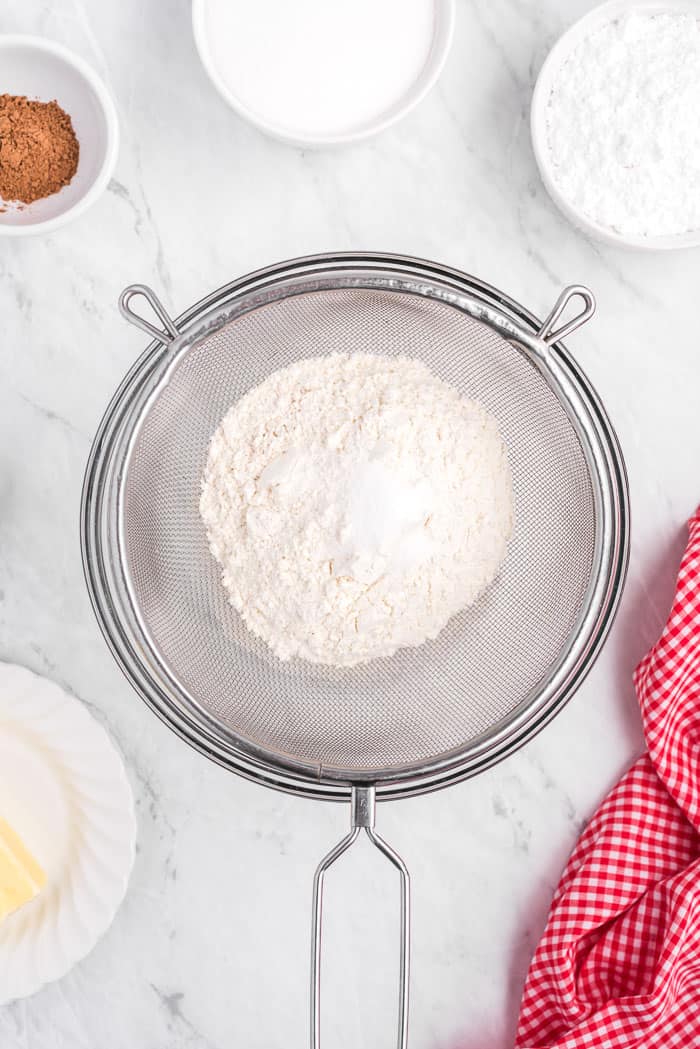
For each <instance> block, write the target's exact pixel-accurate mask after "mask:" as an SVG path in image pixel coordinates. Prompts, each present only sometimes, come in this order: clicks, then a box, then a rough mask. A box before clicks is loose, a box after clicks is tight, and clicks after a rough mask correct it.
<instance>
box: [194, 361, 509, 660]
mask: <svg viewBox="0 0 700 1049" xmlns="http://www.w3.org/2000/svg"><path fill="white" fill-rule="evenodd" d="M200 510H201V514H202V517H203V519H204V522H205V524H206V527H207V532H208V536H209V542H210V546H211V550H212V553H213V554H214V557H216V559H217V560H218V561H219V562H220V564H221V566H222V569H223V581H224V585H225V586H226V588H227V590H228V592H229V595H230V599H231V602H232V604H233V605H234V606H235V608H237V609H238V611H239V612H240V613H241V615H242V617H243V619H244V620H245V622H246V624H247V625H248V627H249V628H250V629H251V630H252V631H253V633H255V634H257V635H258V636H259V637H261V638H263V639H264V640H265V641H267V642H268V644H269V645H270V647H271V648H272V649H273V651H274V652H276V654H277V655H278V656H280V657H281V658H282V659H287V658H289V657H292V656H300V657H302V658H304V659H307V660H311V661H313V662H316V663H327V664H336V665H346V666H349V665H352V664H354V663H360V662H364V661H366V660H370V659H374V658H376V657H378V656H388V655H391V653H393V652H394V651H396V649H397V648H399V647H400V646H403V645H419V644H421V643H422V642H423V641H425V640H426V639H427V638H432V637H435V636H436V635H437V634H438V633H439V631H440V630H441V629H442V627H444V625H445V624H446V622H447V620H448V619H449V618H450V616H452V615H454V613H455V612H457V611H459V610H460V609H461V608H463V607H464V606H465V605H468V604H470V603H472V602H473V601H475V600H476V598H477V597H478V596H479V594H481V592H482V591H483V590H484V588H485V587H487V586H488V585H489V583H490V582H491V581H492V580H493V579H494V577H495V575H496V573H497V572H498V569H499V566H500V564H501V562H502V560H503V558H504V556H505V553H506V545H507V542H508V538H509V536H510V532H511V524H512V484H511V476H510V470H509V466H508V458H507V453H506V448H505V445H504V444H503V441H502V440H501V438H500V436H499V432H498V427H497V424H496V421H495V419H494V418H493V417H492V416H491V415H489V413H488V412H486V411H485V410H484V408H482V407H481V405H479V404H477V403H476V402H474V401H469V400H466V399H465V398H464V397H461V396H460V394H459V393H458V391H457V390H455V389H454V388H452V387H451V386H448V385H447V384H446V383H444V382H442V380H440V379H438V378H437V377H436V376H435V375H433V373H432V372H431V371H430V370H429V369H428V368H427V367H426V366H425V365H424V364H422V363H421V362H420V361H416V360H411V359H408V358H403V357H402V358H391V357H383V356H369V355H362V354H357V355H352V356H347V355H336V356H332V357H325V358H315V359H312V360H304V361H300V362H299V363H298V364H294V365H292V366H291V367H289V368H284V369H282V370H280V371H277V372H275V373H274V374H272V375H271V376H270V377H269V378H268V379H266V380H265V382H263V383H262V384H261V385H260V386H257V387H256V388H255V389H253V390H251V391H250V392H249V393H248V394H246V396H245V397H243V398H242V399H241V400H240V401H239V402H238V403H237V404H235V405H234V406H233V407H232V408H231V410H230V411H229V413H228V414H227V415H226V417H225V418H224V420H223V422H222V424H221V426H220V427H219V429H218V430H217V432H216V433H215V434H214V437H213V439H212V441H211V445H210V448H209V455H208V460H207V464H206V469H205V472H204V478H203V484H202V495H201V503H200Z"/></svg>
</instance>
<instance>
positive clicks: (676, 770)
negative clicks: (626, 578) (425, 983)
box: [516, 509, 700, 1049]
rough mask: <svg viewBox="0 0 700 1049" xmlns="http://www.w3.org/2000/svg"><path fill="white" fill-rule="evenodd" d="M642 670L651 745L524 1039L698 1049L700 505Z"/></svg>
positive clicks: (582, 883) (587, 873)
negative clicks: (666, 613) (666, 612)
mask: <svg viewBox="0 0 700 1049" xmlns="http://www.w3.org/2000/svg"><path fill="white" fill-rule="evenodd" d="M689 533H690V535H689V542H688V547H687V549H686V552H685V556H684V558H683V561H682V564H681V568H680V572H679V575H678V585H677V590H676V597H675V600H674V604H673V608H672V610H671V615H670V618H669V620H668V623H667V625H666V628H665V630H664V632H663V634H662V636H661V638H660V640H659V641H658V642H657V644H656V645H655V646H654V648H653V649H652V650H651V652H649V654H648V655H647V656H646V657H645V659H644V660H643V661H642V662H641V664H640V665H639V667H638V668H637V671H636V674H635V687H636V690H637V695H638V697H639V704H640V707H641V711H642V717H643V720H644V732H645V736H646V742H647V747H648V754H645V755H644V757H642V758H640V760H639V761H638V762H637V763H636V764H635V765H633V767H632V768H631V769H630V771H629V772H628V773H627V774H626V775H625V776H624V778H623V779H622V781H621V782H620V783H619V784H618V786H617V787H615V789H614V790H613V791H612V793H611V794H610V795H609V796H608V798H607V799H606V800H605V801H604V802H603V804H602V806H601V807H600V809H599V810H598V812H597V813H596V815H595V816H594V818H593V820H592V821H591V823H590V824H589V825H588V827H587V828H586V830H585V831H584V833H583V835H582V837H581V839H580V841H579V842H578V844H577V846H576V848H575V849H574V852H573V854H572V856H571V859H570V860H569V863H568V865H567V868H566V870H565V872H564V875H563V877H562V880H561V882H560V884H559V887H558V889H557V891H556V894H555V896H554V900H553V902H552V910H551V913H550V916H549V921H548V923H547V927H546V929H545V933H544V937H543V939H542V942H541V944H540V946H539V947H538V949H537V952H536V954H535V957H534V959H533V961H532V965H531V967H530V972H529V974H528V978H527V982H526V986H525V992H524V995H523V1001H522V1007H521V1014H520V1023H519V1027H518V1036H517V1040H516V1047H517V1049H555V1047H556V1049H631V1047H634V1049H676V1047H678V1049H680V1047H682V1049H695V1047H697V1049H700V509H699V510H698V511H697V512H696V514H695V516H694V517H693V518H692V519H691V521H690V522H689Z"/></svg>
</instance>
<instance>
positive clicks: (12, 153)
mask: <svg viewBox="0 0 700 1049" xmlns="http://www.w3.org/2000/svg"><path fill="white" fill-rule="evenodd" d="M79 155H80V146H79V144H78V140H77V138H76V137H75V131H74V130H73V123H72V121H71V118H70V117H69V116H68V114H67V113H66V112H65V111H64V110H63V109H61V107H60V106H59V104H58V102H35V101H33V100H32V99H29V98H27V97H26V96H24V95H0V197H1V198H2V201H4V202H10V201H20V202H21V203H22V204H31V203H32V201H34V200H40V199H41V198H42V197H48V196H50V195H51V194H52V193H58V191H59V189H61V188H62V187H63V186H67V185H68V183H69V182H70V180H71V179H72V178H73V176H74V175H75V172H76V171H77V168H78V157H79Z"/></svg>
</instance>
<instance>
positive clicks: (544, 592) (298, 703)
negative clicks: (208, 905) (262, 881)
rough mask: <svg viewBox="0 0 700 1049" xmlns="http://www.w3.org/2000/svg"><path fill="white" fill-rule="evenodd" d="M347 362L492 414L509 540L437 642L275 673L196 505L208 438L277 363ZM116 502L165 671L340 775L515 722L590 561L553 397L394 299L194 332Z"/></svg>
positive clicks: (531, 375) (588, 531) (567, 621)
mask: <svg viewBox="0 0 700 1049" xmlns="http://www.w3.org/2000/svg"><path fill="white" fill-rule="evenodd" d="M357 352H362V353H381V354H390V355H406V356H410V357H417V358H419V359H420V360H422V361H424V362H425V363H426V364H427V365H428V367H430V368H431V369H432V370H433V371H434V372H435V373H436V374H437V375H439V376H440V377H441V378H442V379H444V380H445V381H446V382H448V383H451V384H452V385H454V386H455V387H457V389H459V390H460V391H461V392H462V393H463V394H465V395H467V396H469V397H472V398H475V399H476V400H478V401H481V403H482V404H484V405H485V407H486V408H487V409H488V410H489V411H490V412H492V413H493V414H494V415H495V417H496V418H497V420H498V422H499V425H500V429H501V433H502V435H503V438H504V440H505V442H506V444H507V446H508V451H509V458H510V463H511V469H512V473H513V482H514V496H515V528H514V533H513V537H512V540H511V543H510V549H509V554H508V558H507V561H506V563H505V565H504V567H503V569H502V572H501V574H500V576H499V578H498V579H497V580H496V582H495V583H494V584H493V586H492V587H491V588H490V589H489V590H488V591H487V593H486V594H484V595H483V597H482V598H481V600H480V601H479V602H478V604H477V605H475V606H473V607H472V608H470V609H467V610H465V611H464V612H462V613H461V614H460V615H458V616H456V617H454V618H453V619H452V620H451V621H450V623H449V624H448V626H447V627H446V628H445V629H444V630H443V632H442V633H441V634H440V636H439V637H438V638H437V639H436V640H434V641H430V642H427V643H426V644H424V645H422V646H421V647H420V648H415V649H404V650H401V651H399V652H398V653H397V654H396V655H394V656H392V657H391V658H389V659H385V660H378V661H375V662H372V663H369V664H365V665H362V666H358V667H352V668H325V667H320V666H316V665H312V664H307V663H304V662H301V661H292V662H288V663H285V662H281V661H280V660H278V659H277V657H276V656H274V655H273V654H272V653H271V652H270V650H269V649H268V648H267V646H266V645H265V644H264V643H263V642H261V641H259V640H258V639H256V638H255V637H254V636H253V635H252V634H251V633H250V632H249V631H248V629H247V627H246V626H245V625H244V624H243V622H242V620H241V619H240V617H239V616H238V614H237V613H236V612H235V610H234V609H233V608H232V607H231V606H230V605H229V604H228V601H227V597H226V593H225V591H224V588H223V586H222V584H221V582H220V577H219V567H218V565H217V564H216V562H215V561H214V559H213V558H212V556H211V554H210V553H209V549H208V546H207V541H206V535H205V531H204V526H203V524H202V522H201V519H200V517H199V511H198V502H199V493H200V479H201V474H202V470H203V467H204V463H205V459H206V453H207V447H208V443H209V440H210V438H211V435H212V434H213V432H214V430H215V429H216V428H217V426H218V425H219V422H220V421H221V419H222V417H223V416H224V414H225V413H226V411H227V410H228V409H229V407H230V406H231V405H232V404H233V403H234V402H235V401H236V400H238V398H240V397H241V396H242V395H243V394H244V393H246V392H247V391H248V390H249V389H251V388H252V387H253V386H255V385H257V384H258V383H260V382H261V381H262V380H263V379H265V378H266V377H267V376H268V375H269V374H270V373H271V372H273V371H275V370H276V369H278V368H282V367H285V366H287V365H289V364H291V363H293V362H294V361H297V360H300V359H302V358H306V357H313V356H322V355H326V354H331V353H357ZM123 507H124V519H123V535H124V551H123V552H124V558H125V562H126V569H127V572H128V575H129V578H130V582H131V587H132V592H133V595H134V599H135V601H136V604H137V606H138V610H139V614H140V617H141V619H142V621H143V623H144V625H145V627H146V629H147V632H148V634H149V636H150V638H151V639H152V642H153V644H154V645H155V647H156V649H157V651H158V653H159V656H160V658H161V660H162V661H163V662H164V663H165V664H166V666H167V667H168V669H169V672H170V673H171V674H172V675H173V677H174V678H176V679H177V680H178V682H179V683H180V685H181V686H182V687H183V688H184V689H185V690H186V691H187V692H188V693H189V694H190V695H191V696H192V698H193V700H194V701H195V702H196V703H197V704H198V705H200V706H201V708H202V709H203V710H204V711H206V713H207V714H208V715H209V716H210V717H211V718H213V719H214V720H215V721H216V722H217V723H218V724H219V725H221V726H223V727H224V728H225V729H226V730H228V731H230V732H233V733H234V734H235V735H236V736H237V737H239V738H240V737H242V738H244V739H246V740H248V741H251V742H253V743H255V744H257V745H258V746H261V747H263V748H265V749H266V750H268V751H272V752H277V753H283V754H285V755H287V756H290V757H292V758H294V759H297V760H299V761H305V762H314V763H320V764H322V765H324V766H329V767H333V768H335V769H342V770H345V771H346V772H347V774H348V776H349V777H350V778H351V777H352V774H353V773H358V772H367V771H369V770H376V769H383V768H388V767H392V768H401V767H403V766H407V765H412V764H415V763H419V762H423V761H426V760H429V759H433V758H436V757H438V756H439V755H441V754H444V753H446V752H449V751H451V750H453V749H455V748H463V747H465V746H467V745H468V744H469V743H470V742H471V741H473V740H475V739H477V738H478V737H480V736H482V735H483V734H485V733H489V732H491V731H492V730H493V729H494V728H495V727H496V726H498V725H499V723H501V722H502V721H503V719H505V718H507V717H508V716H509V715H511V714H512V713H513V712H514V711H515V710H516V709H517V708H518V707H519V706H520V705H521V704H522V703H523V702H525V701H526V699H527V697H528V696H529V695H530V694H531V693H532V691H533V690H535V689H536V688H537V686H538V683H539V682H541V681H542V680H543V679H544V678H545V677H546V676H547V675H548V673H549V672H550V671H551V669H552V667H553V666H554V665H555V664H556V663H557V661H558V660H559V659H560V658H561V655H562V651H563V650H564V649H565V648H566V645H567V640H568V638H569V636H570V634H571V631H572V629H573V627H574V625H575V623H576V620H577V618H578V616H579V613H580V611H581V608H582V604H583V601H584V597H585V594H586V590H587V587H588V584H589V579H590V576H591V572H592V568H593V564H594V555H595V542H596V509H595V500H594V493H593V485H592V480H591V475H590V471H589V467H588V464H587V461H586V458H585V455H584V452H583V450H582V447H581V444H580V442H579V439H578V436H577V434H576V432H575V430H574V428H573V426H572V424H571V422H570V420H569V418H568V416H567V414H566V412H565V411H564V408H563V407H562V405H561V403H560V401H559V399H558V398H557V396H556V394H555V393H554V391H553V390H552V389H551V388H550V386H549V385H548V383H547V382H546V380H545V379H544V377H543V376H542V375H541V373H540V372H539V370H538V369H537V368H536V367H535V366H534V365H533V364H532V363H531V361H530V360H529V359H528V358H527V357H526V356H525V355H524V354H523V353H522V352H521V351H520V350H519V349H518V348H517V347H514V346H512V345H510V343H508V342H507V341H506V340H505V339H504V338H502V337H501V336H500V335H498V334H497V333H496V332H494V331H493V330H492V329H491V328H490V327H488V326H487V325H486V324H482V323H480V322H479V321H476V320H474V319H473V318H471V317H469V316H467V315H465V314H464V313H463V312H462V311H460V310H459V309H456V308H455V307H454V306H452V305H450V304H447V303H445V302H440V301H436V300H434V299H431V298H428V297H424V296H420V295H413V294H409V293H406V292H403V291H384V290H375V289H372V288H360V287H358V288H347V289H330V290H329V289H326V290H319V291H311V292H306V293H304V294H300V295H294V296H290V297H287V298H284V299H282V300H280V301H276V302H271V303H268V304H265V305H262V306H260V307H258V308H257V309H254V310H251V311H250V312H247V313H244V314H242V315H241V316H238V317H236V318H235V319H233V320H231V321H229V322H228V323H227V324H226V325H225V326H224V327H223V328H221V329H220V330H218V331H214V332H212V333H210V334H208V335H205V337H204V338H202V339H201V341H199V342H196V343H195V344H194V345H193V346H192V347H191V348H189V349H188V350H187V352H186V353H185V354H184V355H183V356H182V357H181V358H180V360H179V362H178V364H177V366H176V367H175V368H174V370H173V372H172V374H171V376H170V378H169V381H168V382H167V384H166V385H165V386H164V387H163V389H162V391H161V392H160V394H159V396H158V397H157V399H156V400H155V401H154V402H153V404H152V406H151V408H150V410H149V412H148V413H147V414H146V416H145V418H144V420H143V423H142V426H141V428H140V430H139V432H138V435H137V438H136V443H135V446H134V448H133V452H132V456H131V460H130V464H129V470H128V474H127V476H126V478H125V481H124V493H123Z"/></svg>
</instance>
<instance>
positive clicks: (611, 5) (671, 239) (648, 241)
mask: <svg viewBox="0 0 700 1049" xmlns="http://www.w3.org/2000/svg"><path fill="white" fill-rule="evenodd" d="M633 11H651V12H654V13H656V14H664V13H665V12H668V11H688V12H691V13H692V12H695V13H697V15H698V18H700V2H699V0H606V2H605V3H602V4H598V6H597V7H594V8H592V9H591V10H590V11H587V12H586V14H584V15H583V16H582V17H581V18H579V19H577V20H576V21H575V22H574V23H573V24H572V25H570V26H569V28H568V29H566V30H565V31H564V32H563V33H562V35H561V36H560V37H559V38H558V40H557V41H556V43H555V44H554V45H553V46H552V48H551V49H550V51H549V53H548V54H547V57H546V58H545V60H544V62H543V63H542V66H541V68H540V71H539V74H538V76H537V80H536V82H535V87H534V90H533V92H532V101H531V103H530V138H531V141H532V150H533V153H534V155H535V161H536V163H537V167H538V169H539V173H540V177H541V179H542V182H543V183H544V187H545V189H546V190H547V192H548V194H549V196H550V197H551V198H552V200H553V201H554V203H555V204H556V205H557V207H558V208H559V210H560V211H561V212H562V213H563V214H564V215H565V217H566V218H568V219H569V221H570V222H571V223H572V224H573V225H574V226H575V227H577V228H578V229H580V230H582V231H583V232H584V233H590V234H591V235H592V236H594V237H596V238H597V239H598V240H602V241H605V242H606V243H608V244H612V245H614V246H615V247H624V248H635V249H639V250H642V251H673V250H675V251H678V250H681V249H683V248H696V247H698V246H700V229H698V230H691V231H689V232H687V233H673V234H663V235H656V236H651V237H643V236H641V235H639V234H625V233H617V232H616V231H615V230H614V229H613V228H612V227H610V226H603V225H601V224H600V223H599V222H596V221H595V219H591V218H589V217H588V216H587V215H585V214H584V213H583V212H582V211H579V210H578V209H577V208H576V207H575V206H574V205H573V204H572V203H571V201H570V200H569V199H568V198H567V197H565V196H564V195H563V193H562V192H561V190H560V189H559V186H558V185H557V183H556V182H555V180H554V177H553V176H552V174H551V165H550V157H549V151H548V149H547V145H546V141H547V136H546V125H545V118H544V112H545V108H546V104H547V101H548V99H549V95H550V84H551V80H552V75H553V73H554V70H555V69H556V68H557V67H558V66H559V65H560V64H561V63H562V62H563V61H564V60H565V59H566V58H567V57H568V55H569V54H570V53H571V51H572V50H573V48H574V47H575V46H576V44H577V43H578V42H579V40H580V39H581V38H582V37H583V36H584V35H585V32H586V31H587V30H591V31H592V30H594V29H595V28H597V27H600V26H602V25H604V24H605V23H606V22H608V21H614V20H615V19H616V18H619V17H620V16H622V15H625V14H628V13H631V12H633Z"/></svg>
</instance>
